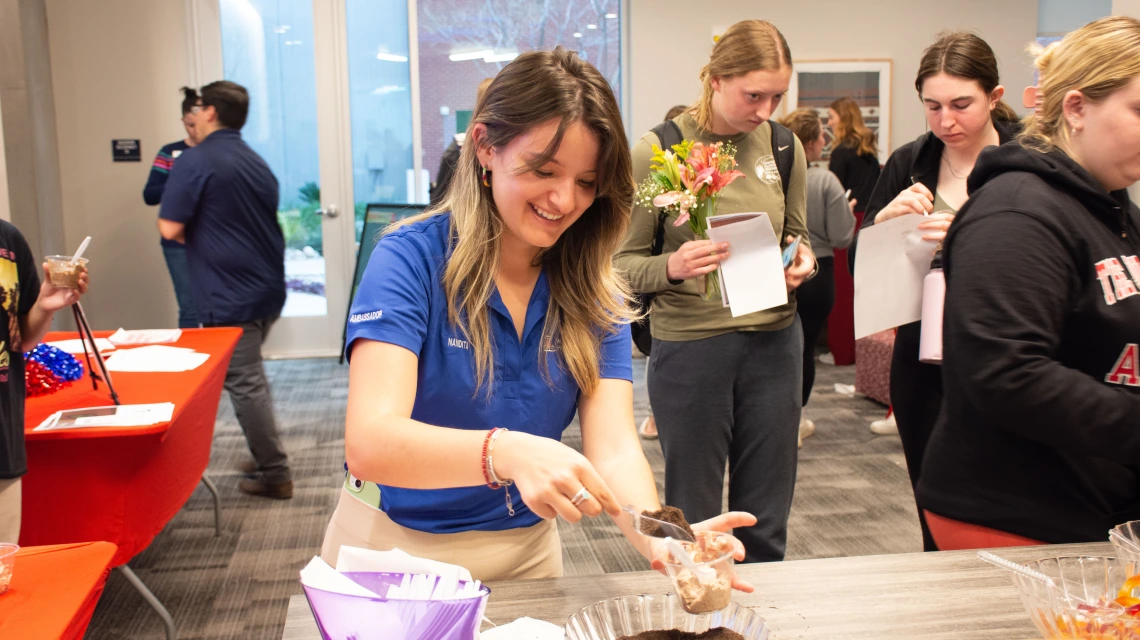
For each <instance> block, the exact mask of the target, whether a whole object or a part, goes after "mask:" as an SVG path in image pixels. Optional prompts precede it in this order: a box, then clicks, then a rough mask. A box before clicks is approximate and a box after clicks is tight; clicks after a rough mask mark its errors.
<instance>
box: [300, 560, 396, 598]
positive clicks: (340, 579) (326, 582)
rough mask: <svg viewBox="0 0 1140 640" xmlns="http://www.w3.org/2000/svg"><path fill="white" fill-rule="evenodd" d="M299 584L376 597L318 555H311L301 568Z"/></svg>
mask: <svg viewBox="0 0 1140 640" xmlns="http://www.w3.org/2000/svg"><path fill="white" fill-rule="evenodd" d="M301 584H303V585H305V586H306V587H312V588H314V589H320V590H321V591H330V592H332V593H343V594H345V595H350V596H364V597H365V598H376V597H378V596H377V595H376V594H375V593H373V592H371V591H369V590H368V589H365V588H364V587H362V586H360V585H358V584H356V583H355V582H353V581H352V579H351V578H349V577H348V576H346V575H343V574H341V573H340V572H339V571H336V570H335V569H333V568H332V567H330V566H329V563H327V562H325V561H324V560H321V557H320V556H313V559H312V560H311V561H310V562H309V564H307V565H306V566H305V568H304V569H301Z"/></svg>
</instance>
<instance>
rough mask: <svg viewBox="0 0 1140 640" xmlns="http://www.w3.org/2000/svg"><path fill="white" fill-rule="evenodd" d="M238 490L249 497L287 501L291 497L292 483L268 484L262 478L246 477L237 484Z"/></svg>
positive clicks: (287, 481) (290, 481)
mask: <svg viewBox="0 0 1140 640" xmlns="http://www.w3.org/2000/svg"><path fill="white" fill-rule="evenodd" d="M238 490H239V491H241V492H242V493H248V494H249V495H251V496H259V497H262V498H277V499H278V500H288V499H289V498H292V497H293V481H292V480H286V481H285V482H277V483H270V482H266V481H265V478H262V477H248V478H242V479H241V481H240V482H238Z"/></svg>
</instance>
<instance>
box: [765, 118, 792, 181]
mask: <svg viewBox="0 0 1140 640" xmlns="http://www.w3.org/2000/svg"><path fill="white" fill-rule="evenodd" d="M768 124H770V125H772V155H774V156H776V169H778V170H779V172H780V183H781V185H782V186H783V187H784V199H785V200H787V199H788V183H790V182H791V181H792V167H793V166H795V164H796V138H795V135H796V134H794V133H792V130H791V129H789V128H787V127H785V126H784V125H782V124H780V123H779V122H776V121H775V120H769V121H768Z"/></svg>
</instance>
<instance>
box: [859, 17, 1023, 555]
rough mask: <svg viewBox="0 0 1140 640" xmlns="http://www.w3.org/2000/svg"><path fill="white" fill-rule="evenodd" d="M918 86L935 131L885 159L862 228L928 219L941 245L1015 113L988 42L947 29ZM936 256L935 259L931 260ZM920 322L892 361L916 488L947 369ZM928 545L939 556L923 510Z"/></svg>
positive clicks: (927, 231)
mask: <svg viewBox="0 0 1140 640" xmlns="http://www.w3.org/2000/svg"><path fill="white" fill-rule="evenodd" d="M914 87H915V89H916V90H917V91H918V97H919V100H921V102H922V105H923V110H924V112H925V113H926V123H927V125H928V126H929V127H930V131H928V132H927V133H924V134H923V135H921V136H919V137H918V139H916V140H914V141H913V142H910V143H908V144H905V145H903V146H902V147H899V148H898V149H897V150H896V151H895V152H894V153H892V154H891V157H890V158H889V159H888V160H887V164H886V166H885V167H884V168H883V173H882V175H881V176H879V181H878V182H877V183H876V184H875V190H874V192H873V193H872V194H871V201H870V202H868V203H867V215H866V217H865V218H864V219H863V228H867V227H869V226H871V225H874V224H876V223H880V222H886V221H887V220H891V219H893V218H897V217H899V216H904V215H911V214H917V215H926V216H928V219H927V220H925V221H923V222H922V224H920V225H919V226H918V228H919V229H920V230H921V231H923V232H924V234H923V239H924V240H926V241H927V242H930V243H941V242H942V240H943V239H944V238H945V237H946V232H947V230H949V228H950V224H951V223H952V222H953V220H954V215H955V213H956V212H957V211H958V209H959V208H961V207H962V205H963V204H965V202H966V200H967V197H968V196H967V193H966V179H967V178H968V177H969V176H970V172H971V171H972V170H973V168H974V163H975V162H976V161H977V159H978V155H980V154H981V152H982V150H983V149H985V148H986V147H989V146H996V145H999V144H1003V143H1005V142H1008V141H1010V140H1012V139H1013V137H1014V136H1015V135H1016V134H1017V131H1018V126H1017V116H1016V114H1015V113H1014V112H1013V110H1012V109H1010V108H1009V106H1008V105H1006V104H1005V103H1003V102H1002V101H1001V98H1002V95H1003V94H1004V93H1005V89H1004V87H1002V86H1001V85H1000V84H999V81H998V66H997V58H996V57H994V53H993V50H992V49H991V48H990V46H989V45H988V44H986V42H985V40H982V39H981V38H979V37H978V36H976V35H974V34H972V33H962V32H950V33H944V34H942V35H941V36H939V38H938V40H937V41H936V42H935V43H934V44H932V45H931V46H930V47H928V48H927V49H926V51H925V52H924V53H923V56H922V62H921V63H920V64H919V69H918V76H917V77H916V78H915V81H914ZM933 257H934V255H933V252H932V253H931V259H933ZM918 346H919V323H918V322H914V323H911V324H908V325H904V326H902V327H899V330H898V335H897V336H896V338H895V346H894V354H893V357H892V358H891V382H890V386H891V404H892V405H893V406H894V411H895V419H896V421H897V423H898V433H899V437H900V438H901V439H902V445H903V453H904V455H905V456H906V463H907V471H908V472H909V474H910V480H911V485H912V487H913V486H915V485H917V484H918V479H919V476H920V473H921V468H922V455H923V452H924V451H925V450H926V443H927V441H928V440H929V438H930V434H931V432H932V431H933V429H934V423H935V422H936V421H937V419H938V414H939V411H940V409H941V406H942V371H941V369H940V367H939V366H938V365H933V364H924V363H921V362H919V360H918ZM919 521H920V524H921V526H922V534H923V548H924V549H925V550H926V551H936V550H937V547H936V546H935V544H934V541H933V539H932V538H931V536H930V532H929V530H928V529H927V526H926V522H925V520H923V518H922V515H921V513H920V514H919Z"/></svg>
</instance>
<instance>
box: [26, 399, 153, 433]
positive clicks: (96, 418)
mask: <svg viewBox="0 0 1140 640" xmlns="http://www.w3.org/2000/svg"><path fill="white" fill-rule="evenodd" d="M173 416H174V403H173V402H160V403H157V404H123V405H118V406H109V407H87V408H84V409H66V410H63V411H56V412H55V413H53V414H51V415H50V416H48V417H47V418H46V419H45V420H44V421H43V422H41V423H40V424H39V426H37V427H36V428H35V429H33V431H56V430H59V429H81V428H86V427H145V426H149V425H152V424H159V423H161V422H170V419H171V417H173Z"/></svg>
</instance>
